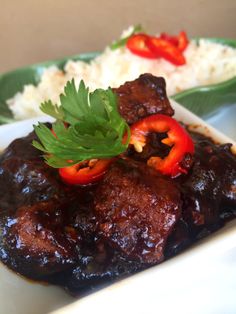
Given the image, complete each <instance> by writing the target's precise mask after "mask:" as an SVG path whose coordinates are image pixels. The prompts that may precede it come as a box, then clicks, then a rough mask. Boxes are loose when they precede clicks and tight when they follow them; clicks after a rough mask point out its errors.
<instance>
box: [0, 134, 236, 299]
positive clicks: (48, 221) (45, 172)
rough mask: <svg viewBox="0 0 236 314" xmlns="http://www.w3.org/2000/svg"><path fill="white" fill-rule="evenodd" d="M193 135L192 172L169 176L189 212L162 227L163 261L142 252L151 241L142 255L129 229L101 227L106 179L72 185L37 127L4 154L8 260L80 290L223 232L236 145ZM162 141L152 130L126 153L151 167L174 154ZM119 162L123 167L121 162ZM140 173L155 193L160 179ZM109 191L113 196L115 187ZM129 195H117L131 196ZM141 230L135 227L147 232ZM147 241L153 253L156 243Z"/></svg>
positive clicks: (232, 203) (234, 199) (2, 234)
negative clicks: (38, 144) (142, 144)
mask: <svg viewBox="0 0 236 314" xmlns="http://www.w3.org/2000/svg"><path fill="white" fill-rule="evenodd" d="M160 136H161V137H164V136H165V134H162V135H160ZM191 136H192V137H193V139H194V141H195V148H196V152H195V157H194V160H193V161H191V163H190V160H189V159H188V158H187V157H186V160H185V163H186V165H191V169H190V171H189V172H188V174H187V175H182V176H180V177H178V178H176V179H172V180H170V179H165V178H163V182H165V180H167V181H168V184H173V185H174V187H175V189H176V190H177V191H178V195H179V197H175V198H174V197H173V202H175V199H176V204H177V205H176V206H179V207H178V208H181V212H180V213H179V212H178V214H176V221H175V223H174V224H173V228H172V227H171V228H170V229H169V230H168V232H165V233H164V232H163V233H161V236H163V245H162V253H161V255H160V256H161V257H160V258H159V257H158V258H157V259H156V262H153V260H151V259H150V260H149V259H144V258H142V256H141V257H140V254H141V253H140V252H141V251H142V252H144V249H143V247H142V250H141V251H140V250H139V251H138V252H139V253H137V252H136V253H135V254H133V255H132V254H127V252H128V251H127V252H126V248H129V245H130V243H129V241H130V240H127V238H128V237H125V236H124V237H123V238H122V236H123V233H122V230H121V231H119V230H118V231H117V233H116V234H113V235H112V236H111V237H110V235H109V232H108V233H107V234H106V231H104V230H105V229H101V225H102V224H101V215H100V216H99V215H98V214H97V212H96V210H95V205H94V204H97V203H99V202H100V203H101V204H103V202H105V199H104V193H105V192H104V184H105V183H104V182H103V183H98V184H97V185H92V186H87V187H73V186H67V185H65V184H64V183H63V182H62V181H61V180H60V178H59V177H58V172H57V170H55V169H52V168H49V167H48V166H47V165H46V164H45V163H44V162H43V159H42V157H41V156H40V152H39V151H37V150H36V149H34V148H33V147H32V145H31V143H32V140H33V139H34V138H35V134H34V133H31V134H30V135H28V136H27V137H25V138H22V139H18V140H15V141H14V142H13V143H12V144H10V146H9V147H8V148H7V149H6V150H5V152H4V153H3V154H2V155H1V157H0V259H1V261H2V262H3V263H4V264H6V265H7V266H8V267H9V268H11V269H13V270H14V271H16V272H18V273H20V274H22V275H24V276H26V277H28V278H32V279H35V280H40V281H46V282H49V283H53V284H57V285H60V286H63V287H64V288H65V289H66V290H68V291H69V292H70V293H71V294H73V295H77V294H81V293H85V292H88V291H91V290H93V289H95V288H96V289H97V288H98V287H102V286H103V285H104V284H110V283H111V282H114V281H115V280H118V279H119V278H124V277H127V276H129V275H131V274H133V273H137V272H138V271H141V270H143V269H145V268H148V267H150V266H153V265H155V264H157V263H159V262H162V261H163V260H165V259H168V258H170V257H172V256H174V255H176V254H178V253H179V252H181V251H182V250H184V249H186V248H187V247H189V246H190V245H191V244H192V243H193V242H196V241H197V240H198V239H200V238H202V237H205V236H206V235H208V234H210V233H212V232H214V231H215V230H218V229H219V228H221V227H222V226H223V225H224V224H225V223H226V222H228V221H229V220H232V219H234V218H235V217H236V158H235V156H234V155H233V154H232V153H231V150H230V147H231V145H230V144H225V145H215V144H214V143H213V141H211V139H209V138H206V137H205V136H203V135H200V134H197V133H192V134H191ZM159 142H160V138H159V139H158V138H156V137H155V136H154V135H151V136H150V141H149V146H148V147H147V148H146V150H145V151H144V152H143V154H142V155H141V156H140V155H139V156H137V154H136V153H135V152H134V151H129V152H128V155H127V156H126V158H127V159H129V160H132V163H136V164H140V165H141V166H140V167H144V165H145V162H146V160H147V159H148V158H149V155H150V154H155V151H157V150H158V151H162V154H163V156H165V155H166V154H168V151H166V147H160V144H159ZM122 163H127V161H126V160H123V161H122ZM136 164H135V165H136ZM142 165H143V166H142ZM117 167H118V168H117V169H118V170H117V171H118V173H119V171H120V170H119V169H121V168H120V165H118V166H117ZM127 167H131V166H130V164H128V163H127ZM132 167H134V166H132ZM135 167H136V166H135ZM132 169H134V168H132ZM113 171H114V170H113ZM115 173H116V172H115ZM133 173H134V176H135V180H136V181H135V182H136V183H135V184H139V183H140V182H141V183H142V185H145V188H144V194H143V195H141V197H143V198H145V191H146V190H147V191H148V193H150V189H152V185H153V186H154V185H155V182H154V181H152V180H150V182H149V183H148V182H146V181H145V180H146V179H145V178H143V177H145V176H143V175H142V177H141V175H140V173H141V172H139V171H138V170H137V171H136V170H133ZM139 176H140V177H139ZM111 179H112V178H111ZM144 179H145V180H144ZM104 180H108V179H104ZM115 180H116V178H114V181H113V183H114V182H115ZM130 180H131V181H129V182H132V177H131V179H130ZM161 180H162V179H161ZM169 181H172V183H169ZM109 182H110V181H109ZM143 182H144V183H143ZM152 182H153V183H152ZM113 183H110V185H109V186H108V188H109V189H111V188H112V186H113V185H115V183H114V184H113ZM121 183H122V182H121ZM101 184H103V188H101V186H100V185H101ZM124 184H125V183H124ZM164 184H167V183H164ZM131 185H132V183H131V184H130V183H129V185H128V186H126V187H125V189H126V190H125V192H124V193H128V192H129V189H131ZM98 191H99V193H100V194H99V193H98ZM106 192H107V193H108V196H107V198H109V191H106ZM124 193H123V194H122V195H119V196H117V197H119V198H122V197H128V196H126V195H124ZM130 193H131V192H130ZM152 193H154V192H152ZM156 193H157V195H158V191H157V192H156ZM162 193H167V192H165V190H164V191H162ZM170 193H171V191H170ZM176 193H177V192H176ZM127 195H128V194H127ZM153 195H154V196H153V197H154V198H155V194H153ZM139 197H140V195H139ZM163 197H164V196H163ZM106 202H113V200H109V199H108V200H107V199H106ZM112 204H113V203H112ZM149 205H150V204H149ZM149 205H147V206H149ZM125 213H126V212H125V209H124V219H126V220H125V221H127V219H129V218H130V216H129V217H128V218H127V217H125V215H126V214H125ZM108 214H109V215H110V212H109V211H108ZM129 215H130V213H129ZM102 218H104V217H102ZM131 218H132V217H131ZM109 219H111V221H112V218H109ZM147 227H148V226H147ZM139 228H140V230H138V231H137V230H136V231H135V232H141V227H139ZM119 232H120V233H119ZM142 232H143V233H142V236H143V235H144V234H145V232H144V231H143V230H142ZM118 233H119V234H118ZM164 234H165V235H164ZM109 237H110V238H109ZM145 243H146V245H147V250H150V252H151V253H152V250H154V248H153V249H152V243H151V242H150V241H149V242H148V241H146V242H145ZM135 245H136V246H135V249H136V250H137V246H138V245H140V246H141V245H143V242H141V240H140V239H138V240H137V241H136V243H135ZM143 254H146V253H145V252H144V253H143Z"/></svg>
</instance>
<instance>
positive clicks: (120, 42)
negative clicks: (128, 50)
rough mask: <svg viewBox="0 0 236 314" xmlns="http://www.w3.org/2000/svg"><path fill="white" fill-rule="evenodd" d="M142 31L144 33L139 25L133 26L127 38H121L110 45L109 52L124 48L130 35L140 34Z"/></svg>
mask: <svg viewBox="0 0 236 314" xmlns="http://www.w3.org/2000/svg"><path fill="white" fill-rule="evenodd" d="M143 31H144V30H143V27H142V25H140V24H138V25H135V26H134V28H133V30H132V32H131V33H130V34H129V35H128V36H126V37H123V38H120V39H118V40H116V41H114V42H113V43H112V44H111V45H110V48H111V50H116V49H118V48H120V47H123V46H125V45H126V43H127V41H128V39H129V38H130V37H131V36H132V35H134V34H137V33H140V32H143Z"/></svg>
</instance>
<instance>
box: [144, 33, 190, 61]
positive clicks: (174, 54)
mask: <svg viewBox="0 0 236 314" xmlns="http://www.w3.org/2000/svg"><path fill="white" fill-rule="evenodd" d="M146 44H147V46H148V47H149V49H150V50H151V51H153V52H154V53H156V55H157V56H159V57H162V58H164V59H166V60H168V61H169V62H171V63H173V64H175V65H183V64H185V63H186V60H185V57H184V55H183V54H182V52H181V51H180V50H179V49H178V48H177V47H175V46H174V45H173V44H171V43H170V42H168V41H166V40H165V39H162V38H158V37H149V38H148V40H147V42H146Z"/></svg>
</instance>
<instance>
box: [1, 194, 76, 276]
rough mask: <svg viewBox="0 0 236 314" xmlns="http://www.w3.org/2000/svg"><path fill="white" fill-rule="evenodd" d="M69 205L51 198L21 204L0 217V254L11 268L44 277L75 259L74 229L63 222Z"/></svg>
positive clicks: (65, 267)
mask: <svg viewBox="0 0 236 314" xmlns="http://www.w3.org/2000/svg"><path fill="white" fill-rule="evenodd" d="M69 213H70V212H69V209H68V208H67V211H65V208H63V207H62V206H61V205H60V204H57V202H56V201H55V200H54V201H48V202H38V203H36V204H35V205H32V206H22V207H20V208H18V209H17V210H16V212H15V214H12V215H9V214H8V215H7V216H3V215H2V214H1V219H0V229H1V233H0V245H1V251H0V257H1V259H2V260H3V261H4V262H5V263H7V264H8V265H9V266H10V267H11V268H13V269H14V270H16V271H17V272H20V273H21V274H23V275H26V276H29V277H30V278H35V279H44V278H45V277H46V276H50V275H52V274H54V273H57V272H60V271H62V270H65V269H67V268H68V267H71V265H73V264H74V263H75V256H76V254H75V246H76V242H77V241H78V239H77V235H76V232H75V231H74V229H72V228H71V227H70V226H67V223H68V215H69Z"/></svg>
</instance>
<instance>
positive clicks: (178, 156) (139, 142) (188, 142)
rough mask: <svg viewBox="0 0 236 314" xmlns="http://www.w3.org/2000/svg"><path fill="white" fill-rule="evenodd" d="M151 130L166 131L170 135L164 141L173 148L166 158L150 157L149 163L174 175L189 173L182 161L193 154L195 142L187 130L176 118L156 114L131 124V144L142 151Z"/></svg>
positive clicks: (167, 173)
mask: <svg viewBox="0 0 236 314" xmlns="http://www.w3.org/2000/svg"><path fill="white" fill-rule="evenodd" d="M150 132H157V133H165V132H166V133H167V135H168V137H166V138H164V139H163V140H162V143H164V144H166V145H168V146H170V147H171V150H170V152H169V154H168V155H167V156H166V157H165V158H164V159H162V158H160V157H151V158H149V159H148V162H147V163H148V165H149V166H151V167H153V168H155V169H156V170H158V171H160V172H161V173H163V174H165V175H169V176H172V177H176V176H178V175H180V174H181V173H187V169H186V168H184V167H183V166H182V165H181V163H182V162H183V160H184V158H185V157H186V156H187V155H188V154H190V155H193V153H194V144H193V141H192V139H191V137H190V136H189V134H188V133H187V132H186V130H185V129H184V128H183V127H182V126H181V125H180V124H179V123H178V122H177V121H176V120H175V119H173V118H171V117H168V116H166V115H163V114H155V115H152V116H149V117H147V118H145V119H142V120H140V121H138V122H137V123H135V124H133V125H132V126H131V139H130V144H132V145H134V147H135V149H136V150H137V151H139V152H141V151H142V149H143V147H144V146H145V145H146V141H147V135H148V134H149V133H150Z"/></svg>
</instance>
